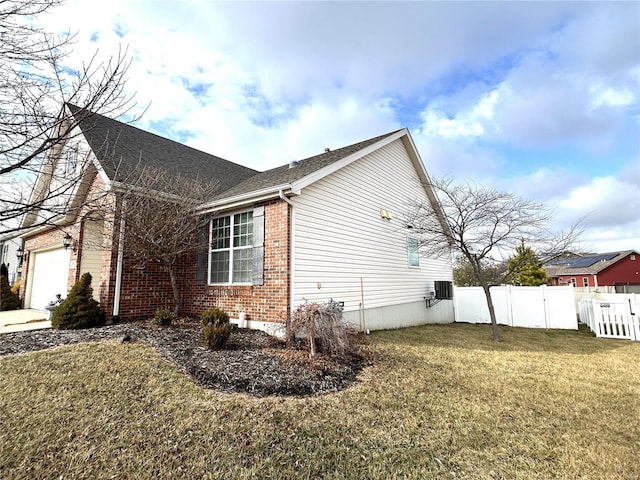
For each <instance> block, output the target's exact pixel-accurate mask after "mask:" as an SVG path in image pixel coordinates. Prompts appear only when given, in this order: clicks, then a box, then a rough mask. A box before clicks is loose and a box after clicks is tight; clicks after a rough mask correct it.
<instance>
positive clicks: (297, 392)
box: [0, 321, 370, 396]
mask: <svg viewBox="0 0 640 480" xmlns="http://www.w3.org/2000/svg"><path fill="white" fill-rule="evenodd" d="M200 335H201V333H200V327H199V324H198V323H196V322H191V321H180V322H177V323H176V325H174V326H171V327H167V328H161V327H156V326H154V325H152V324H150V323H149V322H134V323H124V324H120V325H112V326H105V327H101V328H91V329H84V330H32V331H27V332H18V333H6V334H2V335H0V356H1V355H11V354H17V353H26V352H33V351H37V350H43V349H46V348H52V347H56V346H59V345H68V344H74V343H79V342H96V341H104V340H121V341H122V340H123V339H124V341H132V342H144V343H148V344H150V345H152V346H153V347H154V348H155V349H156V350H157V351H158V352H159V353H160V355H162V356H163V357H164V358H166V359H167V360H169V361H170V362H172V363H174V364H175V365H176V366H177V367H178V368H179V369H180V370H182V371H183V372H184V373H186V374H188V375H189V376H190V377H191V378H193V380H194V381H195V382H196V383H197V384H198V385H201V386H203V387H206V388H211V389H214V390H219V391H224V392H240V393H248V394H250V395H254V396H267V395H282V396H308V395H316V394H320V393H326V392H335V391H339V390H343V389H345V388H348V387H349V386H351V385H353V384H354V383H355V382H356V381H357V376H358V373H359V372H360V371H361V370H362V368H364V367H365V366H367V365H369V364H370V361H369V359H368V358H369V357H368V355H366V353H365V352H364V351H363V354H362V355H354V356H351V357H349V358H347V359H328V358H321V359H318V360H316V361H315V362H313V364H311V363H310V362H309V360H308V357H307V355H306V353H305V352H292V351H289V350H284V348H283V346H282V344H280V343H279V342H278V341H277V340H276V339H275V338H274V337H270V336H269V335H267V334H266V333H264V332H260V331H257V330H248V329H234V330H233V331H232V333H231V337H230V338H229V341H228V342H227V344H226V345H225V347H224V348H223V349H221V350H217V351H212V350H208V349H207V348H205V347H204V346H203V345H202V341H201V338H200Z"/></svg>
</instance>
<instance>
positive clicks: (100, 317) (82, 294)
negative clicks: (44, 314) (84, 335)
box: [51, 272, 105, 330]
mask: <svg viewBox="0 0 640 480" xmlns="http://www.w3.org/2000/svg"><path fill="white" fill-rule="evenodd" d="M104 317H105V313H104V310H103V309H102V308H101V307H100V304H99V303H98V302H97V301H96V300H94V299H93V288H91V274H90V273H88V272H87V273H83V274H82V276H81V277H80V280H78V281H77V282H76V284H75V285H74V286H73V288H71V291H70V292H69V294H68V295H67V298H65V299H64V300H63V301H62V303H61V304H60V305H59V306H58V307H57V308H56V309H55V310H54V311H53V315H52V316H51V326H52V327H53V328H55V329H58V330H75V329H78V328H91V327H99V326H100V325H103V324H104Z"/></svg>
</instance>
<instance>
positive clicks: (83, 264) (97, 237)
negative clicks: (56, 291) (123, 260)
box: [80, 220, 104, 298]
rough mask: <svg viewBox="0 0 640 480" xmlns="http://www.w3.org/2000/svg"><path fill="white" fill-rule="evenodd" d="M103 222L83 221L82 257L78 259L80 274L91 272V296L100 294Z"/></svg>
mask: <svg viewBox="0 0 640 480" xmlns="http://www.w3.org/2000/svg"><path fill="white" fill-rule="evenodd" d="M103 228H104V223H103V222H102V221H96V220H87V221H85V223H84V233H83V239H82V258H81V261H80V274H83V273H85V272H89V273H90V274H91V288H93V297H94V298H98V297H99V296H100V283H101V281H102V278H101V272H102V255H103V251H104V249H103V248H102V240H103Z"/></svg>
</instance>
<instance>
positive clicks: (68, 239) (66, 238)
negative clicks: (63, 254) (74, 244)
mask: <svg viewBox="0 0 640 480" xmlns="http://www.w3.org/2000/svg"><path fill="white" fill-rule="evenodd" d="M72 240H73V239H72V238H71V235H69V234H68V233H65V234H64V238H63V239H62V245H63V246H64V249H65V250H66V249H68V248H69V247H70V246H71V241H72Z"/></svg>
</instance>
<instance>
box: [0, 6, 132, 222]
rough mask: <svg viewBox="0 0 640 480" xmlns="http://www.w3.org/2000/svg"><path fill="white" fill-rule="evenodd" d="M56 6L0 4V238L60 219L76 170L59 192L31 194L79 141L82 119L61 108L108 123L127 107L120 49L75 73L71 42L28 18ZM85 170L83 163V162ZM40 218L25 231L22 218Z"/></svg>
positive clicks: (125, 64)
mask: <svg viewBox="0 0 640 480" xmlns="http://www.w3.org/2000/svg"><path fill="white" fill-rule="evenodd" d="M61 3H62V2H61V0H4V1H1V2H0V234H2V233H9V232H14V231H19V230H21V229H22V228H25V227H29V228H32V227H35V226H41V225H53V224H54V223H55V222H57V221H58V220H59V218H60V217H59V215H64V214H65V213H67V212H66V207H67V206H68V202H69V200H70V198H71V197H72V195H73V192H75V190H76V189H77V188H78V185H79V184H80V183H81V182H82V181H83V180H84V179H85V178H86V177H85V171H84V170H83V169H76V170H74V171H73V172H69V171H66V172H64V173H65V176H64V180H65V182H64V185H61V184H60V182H54V184H55V186H54V187H52V188H50V189H48V188H47V189H41V190H37V188H38V185H37V183H36V182H37V180H38V177H39V174H40V173H41V172H42V173H45V174H47V173H48V174H50V175H53V173H54V169H53V168H52V164H53V163H54V162H55V160H56V158H60V157H61V156H65V155H66V150H67V148H68V145H70V144H73V138H74V135H78V134H79V132H78V129H77V127H78V125H79V124H80V122H81V121H82V119H83V116H82V115H67V114H66V112H65V108H64V105H66V104H68V103H70V104H74V105H77V106H78V107H80V108H81V109H84V111H87V112H88V111H92V112H96V113H101V114H108V115H111V116H121V115H124V114H127V113H128V112H129V111H130V109H131V108H132V107H133V106H134V103H133V97H132V96H129V95H127V93H126V92H125V79H126V75H127V70H128V68H129V65H130V61H129V60H127V58H128V54H127V50H126V49H122V50H120V51H119V52H117V54H116V55H114V56H113V57H111V58H109V59H108V60H106V61H100V60H99V59H98V56H97V52H96V54H94V56H93V57H92V58H90V59H89V60H88V62H87V63H85V64H83V65H81V66H79V67H78V68H75V69H73V68H69V66H68V65H67V64H66V61H67V59H68V52H69V51H70V49H71V47H72V44H73V41H74V35H73V34H72V33H70V32H69V33H66V34H64V35H62V36H59V35H54V34H52V33H49V32H46V31H44V30H42V29H40V28H38V27H36V26H34V23H33V18H32V17H33V16H35V15H39V14H44V13H46V12H47V11H48V10H50V9H51V8H55V7H56V6H58V5H60V4H61ZM84 163H85V164H88V162H84ZM38 209H40V210H42V211H41V213H40V215H39V217H38V218H31V219H30V220H31V222H30V223H29V222H27V224H26V225H25V224H24V223H23V222H22V220H23V219H24V216H25V214H29V213H32V212H34V211H36V210H38Z"/></svg>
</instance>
